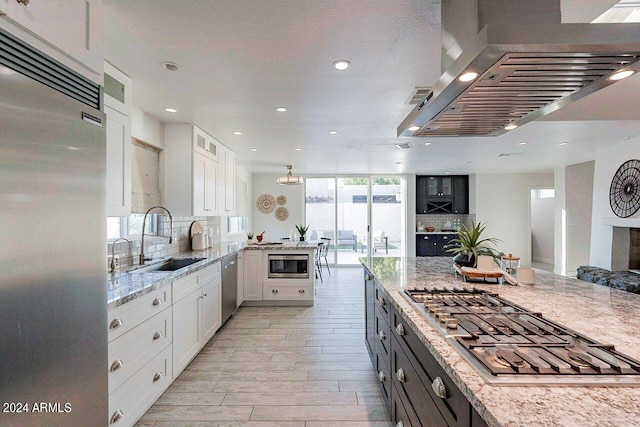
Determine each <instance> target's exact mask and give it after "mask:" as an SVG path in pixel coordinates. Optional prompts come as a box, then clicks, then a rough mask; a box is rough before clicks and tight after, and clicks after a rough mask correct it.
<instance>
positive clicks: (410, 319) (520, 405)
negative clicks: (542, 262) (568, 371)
mask: <svg viewBox="0 0 640 427" xmlns="http://www.w3.org/2000/svg"><path fill="white" fill-rule="evenodd" d="M365 270H366V271H368V272H370V273H371V275H372V276H373V281H374V282H375V284H376V291H377V290H378V289H380V290H381V292H382V297H383V299H384V298H386V299H387V300H388V302H389V303H390V305H391V307H392V309H393V311H397V313H398V315H399V319H400V320H401V321H402V322H403V323H405V324H406V325H407V326H408V327H409V328H410V329H411V331H412V332H414V333H415V336H416V337H417V339H419V341H420V343H421V344H422V347H423V348H424V349H426V352H428V354H427V355H428V357H430V358H431V357H432V358H433V359H435V361H436V362H437V365H439V366H438V369H440V368H441V370H442V371H444V373H446V375H447V376H448V377H450V380H451V381H452V385H453V384H455V387H457V389H458V390H459V391H458V390H453V391H450V392H449V393H450V394H455V393H454V392H459V393H461V395H462V396H464V398H466V400H468V401H469V402H470V404H471V407H472V408H473V410H474V412H477V414H479V416H480V417H481V418H482V420H480V422H478V423H473V422H472V421H471V420H472V419H473V415H466V416H464V414H463V415H460V414H457V415H460V416H459V417H458V418H457V422H456V423H454V425H474V426H475V425H483V422H484V423H486V424H487V425H489V426H581V427H582V426H612V427H613V426H616V427H619V426H637V425H639V423H640V421H638V420H640V407H639V406H638V404H637V402H638V401H639V400H640V387H637V386H601V385H597V383H596V384H595V385H589V386H585V385H572V386H566V385H562V386H558V385H553V386H549V385H527V386H523V385H509V386H505V385H490V384H489V383H487V381H485V380H484V379H483V377H482V376H481V375H480V374H479V373H478V371H476V369H474V367H472V366H471V365H470V364H469V363H468V362H467V361H466V360H465V359H464V358H463V357H462V356H461V355H460V353H459V352H458V351H457V350H456V349H455V348H454V347H453V346H452V345H451V344H450V342H449V341H447V340H446V339H445V338H444V337H443V336H442V335H441V334H440V333H439V332H438V331H437V330H436V329H434V328H433V327H432V326H431V324H430V323H429V322H428V321H427V320H426V319H425V318H424V317H423V315H422V314H421V313H420V312H419V311H418V310H417V309H416V308H415V307H414V306H413V305H412V304H411V303H410V302H409V300H408V299H407V298H406V297H405V296H404V295H403V292H404V290H405V289H414V288H433V287H439V288H443V287H447V288H454V287H457V288H460V287H462V286H466V287H471V286H474V287H476V288H478V289H481V290H487V291H489V292H494V293H497V294H499V296H500V297H503V298H505V299H507V300H510V301H512V302H514V303H516V304H519V305H521V306H523V307H526V308H527V309H530V310H533V311H538V312H540V313H542V314H543V315H544V316H545V317H546V318H548V319H551V320H553V321H556V322H557V323H560V324H562V325H564V326H565V327H568V328H571V329H574V330H575V331H577V332H579V333H581V334H583V335H586V336H588V337H590V338H592V339H595V340H597V341H599V342H601V343H604V344H611V345H614V346H615V348H616V350H618V351H620V352H622V353H624V354H626V355H628V356H630V357H633V358H635V359H640V295H635V294H630V293H627V292H623V291H618V290H615V289H610V288H607V287H603V286H600V285H596V284H591V283H586V282H582V281H580V280H577V279H573V278H567V277H562V276H557V275H553V274H550V273H545V272H540V271H538V272H537V279H536V285H535V286H515V287H514V286H508V285H494V284H483V283H477V284H475V283H474V284H470V283H463V282H462V281H461V280H460V279H456V278H455V277H454V274H453V268H452V261H451V259H450V258H387V257H384V258H383V257H381V258H374V259H373V260H372V264H371V265H369V266H366V267H365ZM366 292H367V291H365V294H366ZM377 296H378V295H376V297H377ZM378 301H379V300H378ZM376 309H377V307H376ZM378 312H379V310H376V313H378ZM392 314H393V313H392ZM391 318H393V316H391ZM376 323H377V319H376ZM390 327H391V328H390V329H391V330H390V331H388V332H387V335H389V334H390V335H394V340H395V331H394V328H396V325H395V324H390ZM377 333H378V331H376V334H377ZM380 339H381V340H382V338H380ZM376 340H377V338H376ZM394 340H391V341H393V342H395V341H394ZM376 342H377V341H376ZM376 345H377V344H376ZM391 347H393V344H391ZM374 364H375V363H374ZM383 366H384V365H383ZM391 371H392V372H390V374H391V375H394V376H395V375H396V374H395V370H394V369H391ZM403 380H404V378H403ZM381 381H382V379H381ZM407 384H408V383H407ZM393 390H396V388H395V379H394V388H393ZM436 400H437V399H436ZM436 404H437V405H440V406H438V408H439V410H440V412H443V409H442V405H441V402H438V401H436ZM453 409H454V410H453V412H455V408H453ZM395 412H396V410H395V409H394V408H392V417H393V415H394V414H393V413H395ZM443 413H444V412H443ZM405 425H406V423H405Z"/></svg>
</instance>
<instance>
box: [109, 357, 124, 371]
mask: <svg viewBox="0 0 640 427" xmlns="http://www.w3.org/2000/svg"><path fill="white" fill-rule="evenodd" d="M123 366H124V363H122V360H120V359H116V360H115V361H114V362H113V363H112V364H111V367H110V368H109V372H115V371H117V370H118V369H120V368H122V367H123Z"/></svg>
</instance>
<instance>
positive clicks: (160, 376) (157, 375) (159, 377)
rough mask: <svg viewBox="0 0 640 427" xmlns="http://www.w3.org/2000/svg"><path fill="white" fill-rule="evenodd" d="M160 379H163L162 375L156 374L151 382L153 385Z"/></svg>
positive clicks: (160, 373)
mask: <svg viewBox="0 0 640 427" xmlns="http://www.w3.org/2000/svg"><path fill="white" fill-rule="evenodd" d="M162 377H164V375H162V372H160V371H158V372H156V373H155V375H154V376H153V382H154V383H155V382H156V381H159V380H160V379H162Z"/></svg>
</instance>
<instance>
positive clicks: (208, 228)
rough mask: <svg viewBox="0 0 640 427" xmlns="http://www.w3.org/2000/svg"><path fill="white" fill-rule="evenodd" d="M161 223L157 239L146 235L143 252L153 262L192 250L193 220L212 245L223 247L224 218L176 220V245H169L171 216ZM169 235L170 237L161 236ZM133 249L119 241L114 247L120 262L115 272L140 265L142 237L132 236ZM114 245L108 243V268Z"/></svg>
mask: <svg viewBox="0 0 640 427" xmlns="http://www.w3.org/2000/svg"><path fill="white" fill-rule="evenodd" d="M158 218H159V224H158V236H153V235H148V234H145V236H144V246H145V248H144V253H145V257H147V256H148V257H151V258H153V259H158V258H165V257H168V256H173V255H177V254H179V253H181V252H188V251H190V250H191V239H190V237H189V230H190V228H191V223H193V221H196V220H197V221H200V223H201V224H202V228H203V229H204V232H205V233H206V234H208V235H209V239H210V241H211V245H217V244H220V241H221V230H220V227H221V217H218V216H215V217H192V216H183V217H173V233H172V234H173V243H171V244H169V239H168V236H169V229H170V227H169V217H168V216H165V215H160V216H159V217H158ZM161 236H167V237H161ZM129 240H130V241H131V245H130V246H131V248H129V243H127V242H126V241H125V240H119V241H118V242H117V243H116V245H115V251H114V253H115V257H116V259H117V260H118V266H117V267H116V269H120V268H127V267H130V266H132V265H135V264H138V257H139V255H140V243H141V240H140V236H139V235H136V236H132V237H131V238H130V239H129ZM112 246H113V244H112V243H108V244H107V251H108V252H107V268H109V267H110V265H111V252H112V249H113V248H112Z"/></svg>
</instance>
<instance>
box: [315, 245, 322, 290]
mask: <svg viewBox="0 0 640 427" xmlns="http://www.w3.org/2000/svg"><path fill="white" fill-rule="evenodd" d="M323 247H324V242H320V243H318V247H317V248H316V255H315V266H316V279H317V278H318V276H319V277H320V281H321V282H322V283H324V280H322V263H321V262H320V257H321V256H322V255H321V254H322V250H323Z"/></svg>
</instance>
